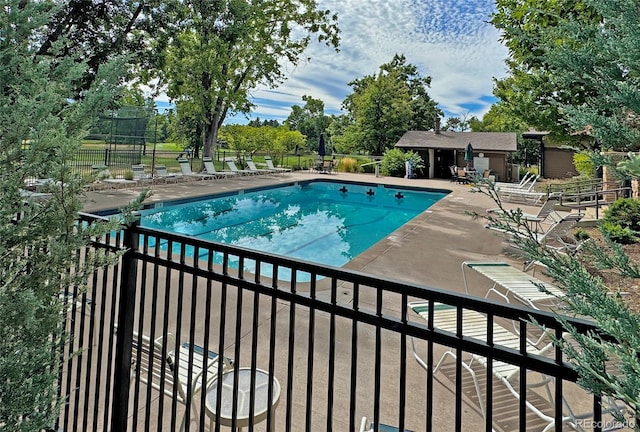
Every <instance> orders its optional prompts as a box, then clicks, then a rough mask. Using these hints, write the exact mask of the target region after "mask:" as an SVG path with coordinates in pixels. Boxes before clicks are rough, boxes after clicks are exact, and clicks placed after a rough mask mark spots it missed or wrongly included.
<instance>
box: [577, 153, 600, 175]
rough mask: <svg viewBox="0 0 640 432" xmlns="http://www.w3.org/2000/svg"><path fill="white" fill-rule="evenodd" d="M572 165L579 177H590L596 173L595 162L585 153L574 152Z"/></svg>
mask: <svg viewBox="0 0 640 432" xmlns="http://www.w3.org/2000/svg"><path fill="white" fill-rule="evenodd" d="M573 166H574V167H576V171H577V172H578V174H579V175H580V177H584V178H588V179H592V178H594V177H595V174H596V164H595V163H593V161H592V160H591V157H589V155H588V154H587V153H576V154H574V155H573Z"/></svg>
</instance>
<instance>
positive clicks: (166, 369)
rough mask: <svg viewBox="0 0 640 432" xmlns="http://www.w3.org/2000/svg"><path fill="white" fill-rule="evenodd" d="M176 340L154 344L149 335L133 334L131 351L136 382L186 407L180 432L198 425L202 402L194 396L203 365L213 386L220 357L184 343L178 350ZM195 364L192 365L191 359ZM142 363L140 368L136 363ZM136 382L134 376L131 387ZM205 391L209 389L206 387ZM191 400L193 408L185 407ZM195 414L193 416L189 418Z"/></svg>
mask: <svg viewBox="0 0 640 432" xmlns="http://www.w3.org/2000/svg"><path fill="white" fill-rule="evenodd" d="M175 348H176V338H175V336H174V335H173V334H171V333H168V334H167V337H166V339H163V338H162V337H158V338H156V339H155V340H154V341H153V342H152V341H151V339H150V338H149V337H148V336H147V335H144V334H143V335H139V334H138V333H136V332H135V331H134V334H133V342H132V348H131V361H132V363H134V364H133V365H132V375H133V374H135V373H136V371H137V370H139V375H138V376H137V379H138V380H139V381H140V382H141V383H143V384H145V385H150V386H151V387H152V388H154V389H155V390H158V391H163V392H164V394H165V395H166V396H169V397H174V394H175V398H176V401H177V402H179V403H181V404H183V405H185V408H186V409H185V413H184V416H183V418H182V421H181V424H180V430H181V431H182V430H184V429H185V426H186V423H187V421H196V422H197V421H198V419H199V415H198V410H197V408H198V407H199V405H200V404H199V399H198V398H196V397H195V396H196V395H197V394H198V393H200V391H202V388H203V385H202V375H203V372H204V369H203V365H205V364H206V367H207V380H208V381H207V382H211V381H212V380H213V379H215V377H216V376H217V373H218V360H219V358H220V356H218V354H216V353H214V352H212V351H209V352H207V353H205V351H204V349H203V348H202V347H201V346H199V345H189V344H188V343H182V344H181V345H180V346H179V348H178V350H177V351H176V350H175ZM190 358H192V359H193V361H192V362H191V363H190V362H189V359H190ZM137 361H139V362H140V363H139V365H136V364H135V362H137ZM222 361H223V364H222V370H223V371H226V370H230V369H231V368H232V367H233V366H232V364H233V363H232V362H231V360H229V359H227V358H223V359H222ZM135 381H136V377H135V375H133V376H132V379H131V385H133V384H134V383H135ZM205 387H206V386H205ZM188 395H189V397H191V407H186V404H187V399H188ZM190 410H193V412H194V415H193V416H191V415H190Z"/></svg>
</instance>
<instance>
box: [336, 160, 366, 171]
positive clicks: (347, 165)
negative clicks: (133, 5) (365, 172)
mask: <svg viewBox="0 0 640 432" xmlns="http://www.w3.org/2000/svg"><path fill="white" fill-rule="evenodd" d="M338 171H342V172H348V173H359V172H362V167H361V166H360V164H359V163H358V161H357V160H355V159H354V158H351V157H344V158H342V159H340V164H339V165H338Z"/></svg>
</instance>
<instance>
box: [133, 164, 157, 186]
mask: <svg viewBox="0 0 640 432" xmlns="http://www.w3.org/2000/svg"><path fill="white" fill-rule="evenodd" d="M131 171H133V180H134V181H136V182H137V183H138V184H140V185H144V184H149V183H151V182H153V177H152V176H151V175H149V174H147V173H146V172H145V171H144V165H131Z"/></svg>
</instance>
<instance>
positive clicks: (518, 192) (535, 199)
mask: <svg viewBox="0 0 640 432" xmlns="http://www.w3.org/2000/svg"><path fill="white" fill-rule="evenodd" d="M496 192H497V194H498V196H499V197H500V199H501V200H502V201H505V202H516V203H523V204H529V205H538V204H539V203H540V201H542V199H543V198H544V197H545V196H546V195H547V194H546V193H544V192H535V191H529V190H526V189H524V188H523V189H499V190H497V191H496Z"/></svg>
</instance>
